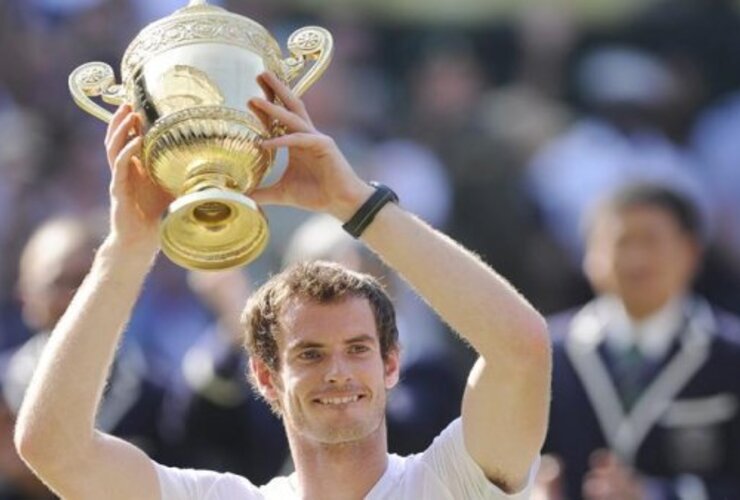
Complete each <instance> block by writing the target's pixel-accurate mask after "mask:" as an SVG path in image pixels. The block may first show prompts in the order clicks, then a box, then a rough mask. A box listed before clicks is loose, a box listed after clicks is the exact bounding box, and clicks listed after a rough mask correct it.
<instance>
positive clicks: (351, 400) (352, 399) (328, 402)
mask: <svg viewBox="0 0 740 500" xmlns="http://www.w3.org/2000/svg"><path fill="white" fill-rule="evenodd" d="M359 399H360V396H347V397H344V398H322V399H319V403H321V404H322V405H341V404H347V403H354V402H356V401H358V400H359Z"/></svg>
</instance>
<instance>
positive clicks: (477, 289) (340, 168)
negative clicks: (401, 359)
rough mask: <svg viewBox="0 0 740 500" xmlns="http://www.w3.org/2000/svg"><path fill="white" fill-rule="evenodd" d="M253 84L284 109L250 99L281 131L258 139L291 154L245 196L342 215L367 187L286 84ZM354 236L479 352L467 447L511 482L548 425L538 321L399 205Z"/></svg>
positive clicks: (467, 405)
mask: <svg viewBox="0 0 740 500" xmlns="http://www.w3.org/2000/svg"><path fill="white" fill-rule="evenodd" d="M260 83H261V84H262V86H263V88H265V91H266V93H267V95H271V93H275V94H276V95H277V97H278V98H279V99H280V101H281V102H282V103H284V104H285V108H283V107H281V106H276V105H275V104H272V103H270V102H268V101H267V100H264V99H254V100H253V101H252V102H251V103H250V105H251V107H252V109H253V111H255V112H256V113H257V114H258V115H259V116H261V117H262V119H263V120H264V121H265V123H270V122H271V120H279V121H280V122H282V123H283V124H284V125H285V126H286V129H287V131H288V132H289V133H288V135H285V136H283V137H278V138H275V139H271V140H268V141H265V143H264V145H265V147H272V148H275V147H288V148H289V149H290V162H289V164H288V169H287V170H286V173H285V175H284V176H283V177H282V178H281V180H280V181H279V182H278V183H277V184H275V185H274V186H270V187H268V188H264V189H261V190H259V191H258V192H255V193H253V196H254V197H255V199H257V200H258V201H260V202H263V203H277V204H285V205H292V206H297V207H300V208H304V209H308V210H312V211H320V212H326V213H329V214H331V215H333V216H334V217H336V218H337V219H339V220H340V221H343V222H344V221H347V220H349V219H350V218H351V217H352V215H353V214H354V213H355V212H356V211H357V210H358V208H359V207H360V206H361V205H362V203H363V202H365V200H367V199H368V198H369V197H370V195H371V194H372V193H373V188H371V187H370V186H369V185H367V184H365V183H364V182H362V181H361V180H360V179H359V178H358V177H357V175H356V174H355V173H354V171H353V170H352V168H351V167H350V166H349V164H348V163H347V162H346V160H345V159H344V157H343V156H342V155H341V153H340V152H339V151H338V149H337V147H336V145H335V144H334V142H333V141H332V140H331V139H330V138H328V137H326V136H324V135H323V134H321V133H319V132H318V131H317V130H316V129H315V128H314V126H313V124H312V123H311V119H310V117H309V116H308V113H307V112H306V109H305V107H304V105H303V103H302V102H301V101H300V100H299V99H297V98H296V97H295V96H294V95H292V93H291V92H290V90H288V89H287V88H286V87H285V85H283V84H282V83H281V82H279V81H278V80H277V79H276V78H275V77H274V76H273V75H269V74H266V75H263V76H262V77H261V79H260ZM286 108H287V109H286ZM362 239H363V241H364V242H365V243H366V244H367V245H368V246H369V247H370V248H372V249H373V250H374V251H375V252H376V253H377V254H378V255H379V256H380V257H381V258H382V259H383V260H384V261H385V262H386V263H387V264H388V265H390V266H391V267H392V268H393V269H395V270H396V271H397V272H398V273H399V274H400V275H401V276H403V277H404V278H405V279H406V280H407V281H408V282H409V283H410V284H411V285H412V286H413V287H414V288H415V289H416V291H417V292H418V293H419V294H420V295H421V296H422V297H423V298H424V299H425V300H426V301H427V302H428V303H429V304H430V305H431V306H432V307H433V308H434V309H435V310H436V311H437V313H438V314H439V315H440V316H441V317H442V318H443V319H444V320H445V321H446V322H447V323H449V325H450V326H451V327H453V328H454V329H455V330H456V331H457V332H458V333H459V334H460V335H461V336H462V337H464V338H465V339H466V340H467V341H468V342H470V344H471V345H472V346H473V347H474V348H475V349H476V351H477V352H478V353H479V355H480V359H479V360H478V362H477V363H476V365H475V367H474V368H473V370H472V372H471V374H470V378H469V381H468V387H467V390H466V393H465V397H464V401H463V409H462V414H463V432H464V436H465V443H466V447H467V449H468V451H469V452H470V454H471V455H472V457H473V458H474V459H475V461H476V462H477V463H478V464H479V465H480V466H481V467H482V469H483V470H484V472H485V473H486V474H487V476H488V477H489V478H490V479H491V480H493V481H494V482H496V483H497V484H499V485H500V486H502V487H503V488H504V489H506V490H510V491H513V490H517V489H519V488H520V487H522V486H523V485H524V482H525V480H526V478H527V473H528V472H529V469H530V466H531V465H532V463H533V461H534V460H535V458H536V457H537V456H538V454H539V451H540V448H541V446H542V443H543V440H544V435H545V429H546V426H547V415H548V408H549V394H550V365H551V354H550V342H549V338H548V335H547V329H546V325H545V321H544V319H543V318H542V317H541V316H540V314H539V313H537V311H535V309H534V308H532V306H530V305H529V303H528V302H527V301H526V300H525V299H524V298H523V297H522V296H521V295H520V294H519V293H517V292H516V291H515V290H514V289H513V288H512V287H511V286H510V285H509V284H508V283H507V282H506V281H505V280H504V279H503V278H501V277H500V276H499V275H498V274H496V273H495V272H494V271H493V270H492V269H491V268H490V267H488V266H487V265H485V264H484V263H483V262H482V261H481V260H480V259H479V258H478V257H476V256H475V255H474V254H472V253H471V252H469V251H468V250H465V249H464V248H463V247H462V246H460V245H459V244H458V243H456V242H455V241H453V240H452V239H450V238H449V237H447V236H445V235H444V234H442V233H440V232H438V231H436V230H434V229H432V228H430V227H429V226H428V225H427V224H425V223H424V222H422V221H421V220H419V219H418V218H416V217H415V216H413V215H411V214H409V213H408V212H406V211H404V210H403V209H401V208H400V207H398V206H397V205H394V204H392V203H390V204H386V205H385V206H384V208H382V209H381V210H380V212H378V214H377V216H376V218H375V219H374V221H373V222H372V224H370V226H368V227H367V229H366V230H365V232H364V233H363V234H362Z"/></svg>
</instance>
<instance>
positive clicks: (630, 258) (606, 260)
mask: <svg viewBox="0 0 740 500" xmlns="http://www.w3.org/2000/svg"><path fill="white" fill-rule="evenodd" d="M699 256H700V249H699V243H698V242H697V241H696V238H695V237H694V236H693V235H692V234H690V233H689V232H687V231H686V230H685V229H684V228H683V227H682V226H681V224H680V223H679V221H678V220H677V219H676V218H675V217H674V216H673V215H672V214H671V212H670V211H668V210H667V209H665V208H662V207H660V206H657V205H647V204H645V205H634V206H630V207H627V208H622V209H619V210H609V209H607V210H604V211H603V213H601V214H600V215H599V216H598V217H597V219H596V221H595V222H594V224H593V227H592V228H591V232H590V234H589V236H588V241H587V249H586V258H585V262H584V269H585V272H586V275H587V276H588V278H589V280H590V281H591V283H592V286H593V287H594V289H595V290H596V291H597V292H598V293H612V294H615V295H617V296H618V297H620V298H621V300H622V302H623V304H624V306H625V308H626V310H627V312H628V313H629V314H630V316H632V317H633V318H635V319H641V318H644V317H646V316H649V315H650V314H653V313H655V312H657V311H658V310H659V309H660V308H661V307H663V306H664V305H665V304H666V303H667V302H668V301H669V300H671V299H673V298H675V297H677V296H679V295H681V294H683V293H685V292H686V291H687V290H688V289H689V287H690V286H691V282H692V280H693V278H694V275H695V273H696V270H697V265H698V262H699Z"/></svg>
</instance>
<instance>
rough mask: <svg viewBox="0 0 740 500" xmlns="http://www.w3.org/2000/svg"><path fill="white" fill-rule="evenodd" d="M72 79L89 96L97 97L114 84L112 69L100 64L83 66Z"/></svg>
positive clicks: (93, 63) (94, 63)
mask: <svg viewBox="0 0 740 500" xmlns="http://www.w3.org/2000/svg"><path fill="white" fill-rule="evenodd" d="M73 79H74V81H75V82H76V83H77V85H78V86H79V87H80V90H82V91H83V92H84V93H85V94H87V95H89V96H99V95H100V94H102V93H103V92H105V91H106V90H107V89H108V88H109V87H110V86H112V85H113V84H114V83H115V82H116V78H115V75H114V74H113V68H111V67H110V66H109V65H107V64H105V63H101V62H91V63H87V64H83V65H82V66H80V67H79V68H77V70H76V71H75V72H74V73H73Z"/></svg>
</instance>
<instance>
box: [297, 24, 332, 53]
mask: <svg viewBox="0 0 740 500" xmlns="http://www.w3.org/2000/svg"><path fill="white" fill-rule="evenodd" d="M324 40H325V36H324V32H323V31H322V30H319V29H317V28H313V27H308V28H302V29H299V30H298V31H296V32H295V33H293V34H292V35H290V38H288V50H290V53H291V54H299V55H308V54H311V53H314V52H317V51H319V50H321V49H322V48H323V46H324Z"/></svg>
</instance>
